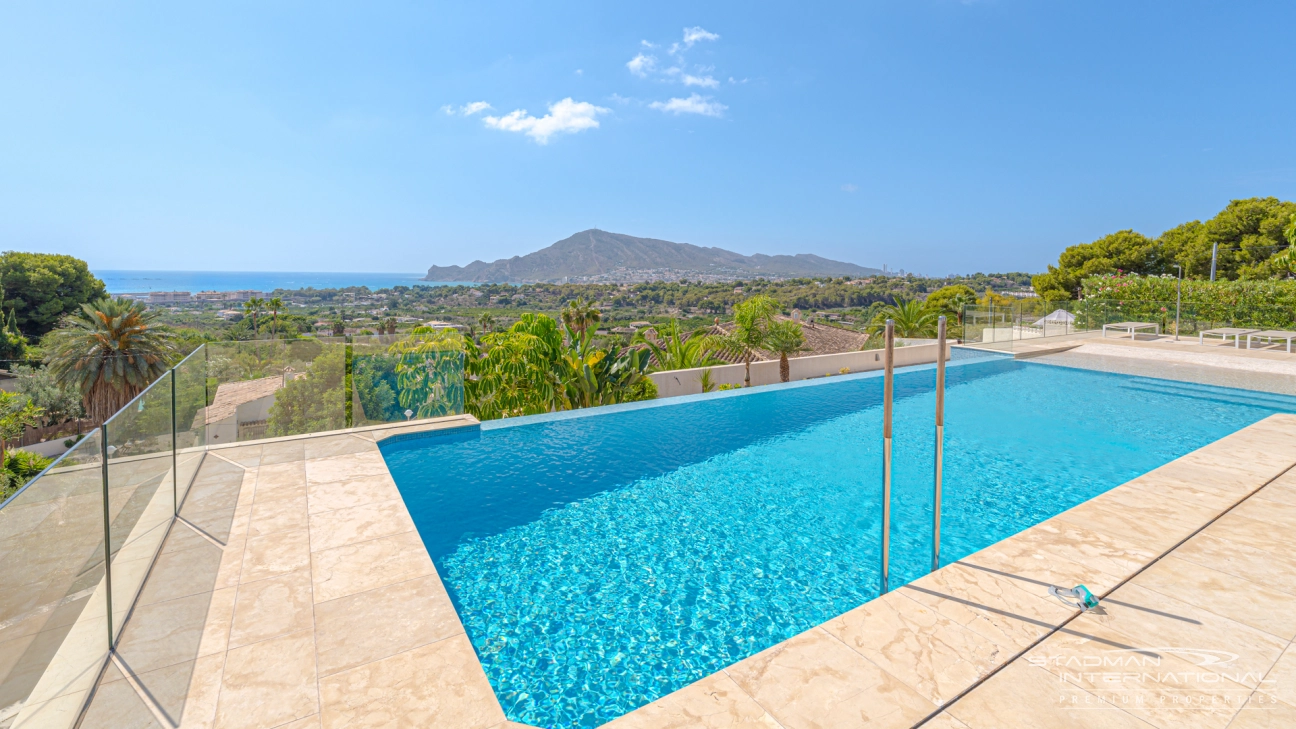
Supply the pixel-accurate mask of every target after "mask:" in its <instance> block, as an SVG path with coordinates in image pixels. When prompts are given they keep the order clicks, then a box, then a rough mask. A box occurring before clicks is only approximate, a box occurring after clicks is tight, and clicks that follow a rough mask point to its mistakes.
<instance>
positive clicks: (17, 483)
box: [0, 451, 54, 501]
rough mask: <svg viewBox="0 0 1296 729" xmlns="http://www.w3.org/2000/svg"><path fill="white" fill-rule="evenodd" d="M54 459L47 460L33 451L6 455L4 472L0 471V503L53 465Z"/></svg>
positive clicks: (14, 452) (10, 452)
mask: <svg viewBox="0 0 1296 729" xmlns="http://www.w3.org/2000/svg"><path fill="white" fill-rule="evenodd" d="M53 462H54V459H53V458H46V457H45V456H42V455H40V454H39V453H32V452H31V451H9V452H7V453H5V459H4V470H0V501H3V500H5V499H7V498H9V495H10V494H12V493H13V492H15V491H17V490H18V489H20V488H22V487H23V484H25V483H27V482H28V481H30V480H32V479H33V478H35V477H36V474H38V473H40V472H41V471H44V470H45V467H46V466H48V465H49V464H51V463H53Z"/></svg>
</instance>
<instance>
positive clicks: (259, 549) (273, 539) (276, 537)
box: [240, 529, 310, 584]
mask: <svg viewBox="0 0 1296 729" xmlns="http://www.w3.org/2000/svg"><path fill="white" fill-rule="evenodd" d="M309 566H310V542H309V537H308V536H307V533H306V530H304V529H301V530H297V531H291V532H276V533H275V534H268V535H266V536H264V537H253V538H250V539H248V541H247V547H246V549H245V551H244V553H243V572H242V575H241V577H240V582H241V583H243V584H246V583H248V582H252V581H254V580H264V579H265V578H267V577H278V576H280V575H286V574H288V573H289V572H295V571H297V570H299V569H302V568H304V567H309Z"/></svg>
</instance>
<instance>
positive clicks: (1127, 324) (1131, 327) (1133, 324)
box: [1102, 321, 1161, 339]
mask: <svg viewBox="0 0 1296 729" xmlns="http://www.w3.org/2000/svg"><path fill="white" fill-rule="evenodd" d="M1108 329H1111V330H1113V331H1117V332H1128V333H1129V335H1130V339H1133V338H1134V335H1136V334H1138V331H1139V330H1140V329H1151V330H1152V333H1153V334H1155V335H1157V336H1161V325H1160V324H1156V323H1154V322H1149V321H1118V322H1116V323H1115V324H1103V328H1102V335H1103V336H1104V337H1106V336H1107V330H1108Z"/></svg>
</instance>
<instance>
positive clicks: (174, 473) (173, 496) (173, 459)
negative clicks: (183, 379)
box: [171, 367, 180, 516]
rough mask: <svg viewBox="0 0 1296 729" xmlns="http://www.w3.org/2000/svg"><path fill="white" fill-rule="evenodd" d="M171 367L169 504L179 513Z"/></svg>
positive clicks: (177, 463) (174, 389)
mask: <svg viewBox="0 0 1296 729" xmlns="http://www.w3.org/2000/svg"><path fill="white" fill-rule="evenodd" d="M175 373H176V371H175V367H172V368H171V504H172V505H173V506H175V515H176V516H179V515H180V457H179V456H178V455H177V454H176V407H175V405H176V384H175V380H176V375H175Z"/></svg>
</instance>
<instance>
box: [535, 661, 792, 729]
mask: <svg viewBox="0 0 1296 729" xmlns="http://www.w3.org/2000/svg"><path fill="white" fill-rule="evenodd" d="M519 726H520V725H519ZM603 726H605V727H607V728H608V729H692V728H693V727H702V728H703V729H719V728H720V727H744V726H745V727H753V729H756V728H760V729H780V727H779V725H778V722H776V721H774V718H773V717H772V716H770V715H769V714H768V713H766V712H765V710H764V709H762V708H761V707H760V704H757V703H756V702H755V700H753V699H752V697H750V696H748V695H747V694H746V693H744V692H743V690H742V689H740V688H738V684H736V683H734V682H733V679H731V678H729V676H727V675H726V674H725V673H723V672H721V673H714V674H712V675H710V676H707V677H706V678H704V679H702V680H701V681H698V682H697V683H694V684H691V685H689V686H685V687H684V688H682V689H680V690H679V691H676V692H674V693H672V694H670V695H669V696H665V697H662V699H661V700H659V701H654V702H653V703H651V704H648V705H647V706H644V707H641V708H639V709H636V710H635V711H632V712H630V713H629V714H626V715H625V716H623V717H621V718H619V719H616V720H614V721H611V722H608V723H607V724H604V725H603Z"/></svg>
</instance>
